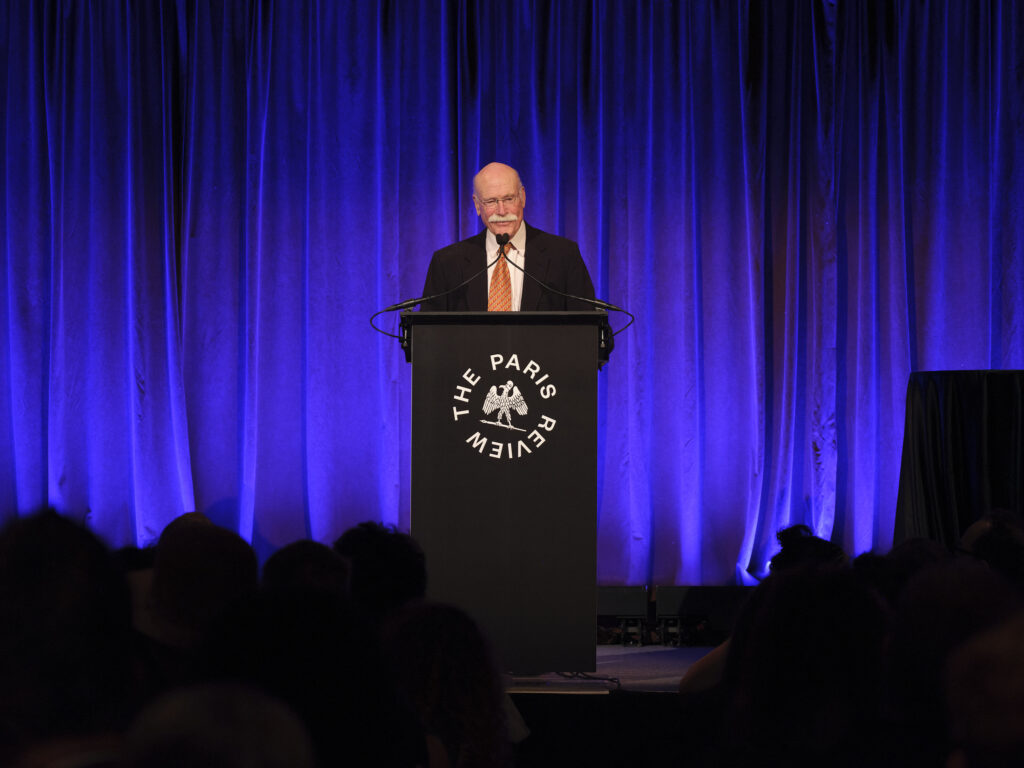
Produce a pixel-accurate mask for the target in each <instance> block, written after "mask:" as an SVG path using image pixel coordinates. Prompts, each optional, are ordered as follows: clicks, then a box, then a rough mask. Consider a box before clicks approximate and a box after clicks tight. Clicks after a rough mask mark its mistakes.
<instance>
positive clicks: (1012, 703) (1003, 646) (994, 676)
mask: <svg viewBox="0 0 1024 768" xmlns="http://www.w3.org/2000/svg"><path fill="white" fill-rule="evenodd" d="M945 699H946V709H947V712H948V715H949V735H950V742H951V747H952V751H951V752H950V755H949V757H948V758H947V760H946V766H947V768H1010V767H1011V766H1020V765H1022V764H1024V614H1020V613H1017V614H1015V616H1014V617H1013V618H1011V619H1009V620H1008V621H1006V622H1004V623H1002V624H999V625H997V626H995V627H993V628H991V629H988V630H985V631H984V632H981V633H979V634H977V635H975V636H974V637H972V638H971V639H970V640H968V641H967V642H966V643H964V644H963V645H962V646H960V647H959V648H958V649H957V650H955V651H954V652H953V653H952V654H951V656H950V659H949V662H948V663H947V665H946V670H945Z"/></svg>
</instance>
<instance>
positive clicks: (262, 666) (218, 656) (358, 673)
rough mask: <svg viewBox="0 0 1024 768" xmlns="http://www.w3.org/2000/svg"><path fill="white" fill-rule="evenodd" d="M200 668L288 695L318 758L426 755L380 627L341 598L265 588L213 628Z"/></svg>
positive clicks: (377, 762) (344, 760) (377, 761)
mask: <svg viewBox="0 0 1024 768" xmlns="http://www.w3.org/2000/svg"><path fill="white" fill-rule="evenodd" d="M197 673H198V675H199V676H200V677H201V678H202V679H205V680H229V681H235V682H239V683H243V684H246V685H250V686H253V687H256V688H258V689H260V690H262V691H264V692H266V693H268V694H269V695H271V696H274V697H276V698H278V699H280V700H281V701H283V702H285V703H286V704H287V705H288V706H289V707H290V708H291V710H292V711H294V712H295V713H296V714H297V715H298V716H299V717H300V719H301V720H302V722H303V723H304V724H305V725H306V727H307V728H308V730H309V733H310V736H311V737H312V739H313V744H314V747H315V749H316V752H317V756H318V760H319V762H320V763H321V765H324V766H335V765H338V766H344V765H374V766H382V767H383V766H402V767H403V768H404V767H405V766H409V765H413V764H414V763H415V761H416V759H417V758H418V757H419V755H420V753H421V752H422V748H423V743H422V734H421V733H420V731H419V730H418V728H417V727H416V722H415V718H414V716H413V714H412V712H411V711H410V710H408V709H407V708H403V707H402V706H401V705H400V702H399V699H398V696H397V694H396V693H395V691H394V689H393V687H392V686H391V685H390V678H389V676H388V675H387V673H386V670H385V668H384V666H383V662H382V661H381V658H380V649H379V644H378V643H377V642H376V634H375V632H374V631H373V630H372V629H370V628H368V627H367V626H366V624H365V622H362V621H360V618H359V616H358V615H357V614H356V612H355V610H354V608H353V607H352V606H351V605H350V604H349V603H348V601H342V600H338V599H337V597H336V596H335V595H331V594H329V593H324V592H317V591H315V590H313V591H302V590H277V589H261V590H260V592H259V593H258V594H257V595H256V596H255V597H254V598H253V599H251V600H249V601H248V602H246V603H245V604H244V605H242V606H241V607H240V608H239V609H238V610H236V611H234V612H233V613H232V614H231V615H230V616H229V617H228V620H227V621H225V622H222V623H221V624H220V626H219V629H218V631H216V632H214V633H212V634H211V636H210V640H209V642H208V643H207V644H206V645H205V646H204V648H203V649H202V651H201V653H200V656H199V661H198V664H197Z"/></svg>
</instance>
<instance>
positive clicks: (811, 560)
mask: <svg viewBox="0 0 1024 768" xmlns="http://www.w3.org/2000/svg"><path fill="white" fill-rule="evenodd" d="M775 538H776V539H778V542H779V547H780V548H781V549H780V550H779V551H778V553H777V554H776V555H775V556H774V557H773V558H772V559H771V562H770V563H769V564H768V568H769V570H770V571H771V572H772V573H775V572H777V571H781V570H785V569H787V568H796V567H799V566H805V565H844V564H845V563H846V562H847V560H848V558H847V556H846V552H844V551H843V548H842V547H840V546H839V545H838V544H834V543H833V542H831V541H828V540H827V539H822V538H820V537H819V536H815V535H814V532H813V531H812V530H811V529H810V528H809V527H808V526H806V525H803V524H798V525H791V526H789V527H788V528H783V529H782V530H781V531H779V532H778V533H777V534H775Z"/></svg>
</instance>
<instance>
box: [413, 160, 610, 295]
mask: <svg viewBox="0 0 1024 768" xmlns="http://www.w3.org/2000/svg"><path fill="white" fill-rule="evenodd" d="M473 205H474V207H475V208H476V212H477V214H479V216H480V218H481V220H483V223H484V226H485V227H486V229H485V230H484V231H483V232H480V233H479V234H478V235H474V236H473V237H470V238H468V239H466V240H463V241H461V242H458V243H454V244H453V245H449V246H447V247H445V248H442V249H441V250H439V251H436V252H435V253H434V256H433V258H432V259H431V260H430V267H429V269H428V270H427V280H426V284H425V285H424V287H423V295H424V296H427V297H434V298H430V299H428V300H427V301H424V302H422V304H421V305H420V309H423V310H428V311H435V312H436V311H441V312H443V311H483V310H490V311H497V312H509V311H511V312H517V311H523V312H530V311H558V310H588V309H593V307H592V306H590V305H588V304H586V303H585V302H582V301H575V300H573V299H571V298H568V297H567V296H563V295H561V294H568V295H569V296H582V297H584V298H591V299H592V298H594V284H593V283H592V282H591V280H590V275H589V273H588V272H587V266H586V264H584V263H583V257H582V256H580V249H579V246H577V245H576V243H574V242H573V241H572V240H567V239H566V238H564V237H558V236H556V235H549V234H548V233H547V232H542V231H541V230H539V229H536V228H534V227H531V226H530V225H529V224H527V223H525V222H524V221H523V208H525V207H526V189H525V188H524V187H523V185H522V182H521V181H520V180H519V174H518V173H517V172H516V170H515V169H514V168H510V167H509V166H507V165H504V164H502V163H491V164H490V165H486V166H484V167H483V168H482V169H481V170H480V172H479V173H478V174H477V175H476V177H475V178H474V179H473ZM499 243H507V244H504V245H503V246H502V250H503V253H502V254H499ZM506 260H507V261H508V262H511V266H510V265H509V264H508V263H507V262H506ZM488 265H489V266H488ZM485 266H487V273H486V278H485V277H484V274H483V272H482V270H483V269H484V267H485ZM524 270H525V272H527V273H529V275H527V274H524ZM477 272H480V273H481V274H480V275H478V276H476V277H475V278H474V275H475V274H476V273H477ZM531 275H532V276H533V278H536V279H531V278H530V276H531ZM538 281H540V282H538ZM463 283H465V284H464V285H463ZM541 283H543V284H544V285H541ZM544 286H548V287H549V288H552V289H554V290H548V288H546V287H544ZM556 291H559V292H561V293H556Z"/></svg>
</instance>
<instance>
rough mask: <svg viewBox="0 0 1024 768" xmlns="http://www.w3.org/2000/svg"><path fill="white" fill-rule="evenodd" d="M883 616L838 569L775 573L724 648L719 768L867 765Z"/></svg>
mask: <svg viewBox="0 0 1024 768" xmlns="http://www.w3.org/2000/svg"><path fill="white" fill-rule="evenodd" d="M885 619H886V616H885V611H884V607H883V604H882V601H881V600H880V599H879V598H878V596H877V595H876V594H875V593H874V591H873V590H871V589H870V588H869V587H868V586H866V585H865V584H864V583H863V581H862V580H861V579H859V578H858V577H857V576H856V574H854V573H853V571H852V570H851V569H849V568H846V567H837V566H830V565H805V566H800V567H794V568H789V569H784V570H782V571H779V572H773V573H772V574H771V575H769V576H768V578H766V579H765V580H764V581H763V582H761V584H760V585H758V587H757V588H756V589H755V590H754V592H753V594H752V595H751V597H750V600H749V601H748V603H747V604H746V606H745V608H744V610H743V612H742V613H741V616H740V618H739V620H738V621H737V626H736V629H735V632H734V633H733V636H732V640H731V643H730V647H729V654H728V658H727V660H726V665H725V672H724V677H723V686H724V694H725V718H724V721H723V722H724V726H725V729H726V730H725V733H724V734H723V739H722V741H721V746H722V755H723V756H724V757H725V764H728V765H737V766H746V765H749V766H754V765H757V766H764V765H828V766H850V767H851V768H853V767H854V766H858V767H859V766H864V765H871V764H872V762H873V757H874V756H873V755H872V754H871V753H870V751H869V747H870V745H871V744H872V740H871V739H870V738H869V737H867V734H871V733H875V732H877V726H878V720H877V712H878V707H877V702H878V696H879V677H880V669H881V654H882V648H883V639H884V636H885V626H886V622H885Z"/></svg>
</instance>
